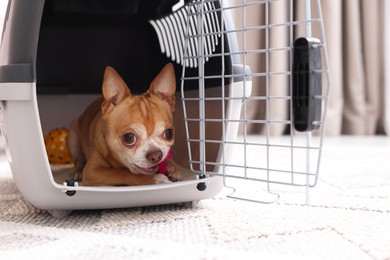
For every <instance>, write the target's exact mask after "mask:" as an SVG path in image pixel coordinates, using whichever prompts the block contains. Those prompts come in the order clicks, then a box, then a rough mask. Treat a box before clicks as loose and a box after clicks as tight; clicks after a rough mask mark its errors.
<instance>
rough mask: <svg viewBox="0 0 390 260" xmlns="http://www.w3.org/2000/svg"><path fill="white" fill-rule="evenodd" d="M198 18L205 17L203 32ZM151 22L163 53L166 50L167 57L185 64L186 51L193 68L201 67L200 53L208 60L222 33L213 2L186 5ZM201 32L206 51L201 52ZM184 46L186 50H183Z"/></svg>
mask: <svg viewBox="0 0 390 260" xmlns="http://www.w3.org/2000/svg"><path fill="white" fill-rule="evenodd" d="M199 8H203V10H199ZM200 16H201V17H200ZM199 18H201V19H203V20H202V23H203V30H202V32H200V30H201V28H198V26H197V25H198V19H199ZM149 22H150V24H151V25H152V26H153V28H154V30H155V31H156V34H157V37H158V41H159V43H160V48H161V53H165V54H166V56H167V57H168V58H170V59H171V60H172V61H174V62H176V63H178V64H181V65H182V66H183V62H184V60H183V54H185V55H186V57H189V59H185V66H186V67H190V68H196V67H198V60H197V58H198V57H200V56H204V57H205V59H204V61H205V62H206V61H208V60H209V55H211V54H212V53H213V52H214V51H215V47H216V46H217V45H218V38H219V37H220V36H221V34H220V33H218V32H220V24H219V23H220V21H219V18H218V15H217V12H216V8H215V5H214V3H213V2H207V3H204V4H203V5H197V6H195V5H190V6H188V5H186V6H184V7H182V8H180V9H179V10H177V11H176V12H174V13H172V14H170V15H168V16H165V17H163V18H161V19H157V20H150V21H149ZM199 35H203V40H202V42H203V43H204V44H203V46H204V48H203V53H200V52H199V48H198V38H197V37H199ZM186 41H187V42H186ZM185 49H187V53H184V51H185Z"/></svg>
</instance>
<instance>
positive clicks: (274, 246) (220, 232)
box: [0, 137, 390, 259]
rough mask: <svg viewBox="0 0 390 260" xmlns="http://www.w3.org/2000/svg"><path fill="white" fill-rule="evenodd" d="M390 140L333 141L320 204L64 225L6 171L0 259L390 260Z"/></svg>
mask: <svg viewBox="0 0 390 260" xmlns="http://www.w3.org/2000/svg"><path fill="white" fill-rule="evenodd" d="M389 159H390V138H386V137H377V138H360V139H359V138H356V137H355V138H346V137H343V138H336V139H332V138H327V139H326V140H325V147H324V153H323V158H322V168H321V175H320V181H319V183H318V185H317V187H316V188H314V189H313V190H312V195H311V197H312V200H311V205H310V206H308V205H305V204H304V203H303V202H304V194H303V191H301V192H299V191H296V190H286V191H281V199H280V200H279V201H278V202H277V203H274V204H269V205H267V204H259V203H251V202H245V201H240V200H233V199H227V198H225V197H224V196H222V195H221V196H219V197H218V198H214V199H208V200H204V201H201V202H200V203H199V204H198V205H197V206H196V207H195V208H192V209H188V208H184V207H180V206H178V205H165V206H156V207H144V208H132V209H118V210H103V211H76V212H73V213H72V214H71V215H69V216H67V217H65V218H63V219H61V220H58V219H55V218H53V217H51V215H49V214H48V213H47V212H45V211H42V210H39V209H36V208H35V207H33V206H31V205H30V204H29V203H28V202H26V201H25V200H24V199H23V198H22V196H21V195H20V194H19V193H18V191H17V190H16V188H15V185H14V183H13V180H12V176H11V174H10V172H9V170H8V168H7V166H6V165H5V164H4V163H3V164H1V168H0V259H238V258H239V257H240V258H242V259H260V258H261V257H263V259H275V258H283V259H305V258H307V259H390V160H389Z"/></svg>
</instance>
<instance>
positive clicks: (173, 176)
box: [167, 167, 183, 182]
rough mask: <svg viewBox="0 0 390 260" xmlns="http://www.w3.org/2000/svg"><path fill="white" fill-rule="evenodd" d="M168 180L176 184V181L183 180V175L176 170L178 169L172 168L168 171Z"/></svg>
mask: <svg viewBox="0 0 390 260" xmlns="http://www.w3.org/2000/svg"><path fill="white" fill-rule="evenodd" d="M167 175H168V178H169V179H170V180H171V181H173V182H175V181H181V180H183V174H181V172H180V171H178V170H176V168H173V167H172V168H170V169H168V174H167Z"/></svg>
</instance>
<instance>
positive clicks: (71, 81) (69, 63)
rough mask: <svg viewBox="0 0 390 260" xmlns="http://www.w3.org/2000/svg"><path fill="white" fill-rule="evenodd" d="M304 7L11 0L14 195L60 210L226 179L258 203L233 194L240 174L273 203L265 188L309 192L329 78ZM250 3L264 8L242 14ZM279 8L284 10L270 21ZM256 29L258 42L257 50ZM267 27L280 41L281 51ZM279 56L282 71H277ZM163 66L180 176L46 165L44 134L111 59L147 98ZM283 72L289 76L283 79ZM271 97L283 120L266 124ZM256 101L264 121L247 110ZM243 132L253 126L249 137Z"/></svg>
mask: <svg viewBox="0 0 390 260" xmlns="http://www.w3.org/2000/svg"><path fill="white" fill-rule="evenodd" d="M302 2H304V1H302ZM313 3H314V4H313V6H316V8H312V6H311V5H312V4H311V1H305V3H304V4H303V5H302V10H303V14H302V13H300V11H297V10H298V9H297V10H295V7H294V6H295V5H294V4H293V1H285V0H279V1H246V2H245V1H244V2H242V1H230V2H228V1H179V2H177V1H171V0H166V1H157V0H148V1H140V0H133V1H130V0H116V1H111V0H97V1H81V0H46V1H45V0H29V1H25V0H9V3H8V8H7V12H6V16H5V21H4V29H3V34H2V42H1V47H0V55H1V56H0V57H1V58H0V59H1V60H0V100H1V103H0V110H1V111H0V112H1V114H0V115H1V132H2V135H3V137H4V140H5V143H6V152H7V157H8V160H9V163H10V166H11V170H12V174H13V176H14V180H15V183H16V186H17V188H18V190H19V191H20V192H21V193H22V194H23V196H24V197H25V198H26V199H27V200H28V201H29V202H31V203H32V204H33V205H35V206H36V207H38V208H41V209H45V210H48V211H49V212H50V213H51V214H52V215H54V216H57V217H61V216H64V215H66V214H68V213H69V212H71V211H72V210H78V209H104V208H124V207H136V206H148V205H158V204H168V203H192V202H194V201H199V200H202V199H206V198H211V197H213V196H215V195H217V194H218V193H220V192H221V191H222V189H223V188H224V187H230V188H233V190H234V191H236V193H234V195H231V196H233V197H239V198H243V199H249V200H254V201H262V200H263V199H262V198H256V199H253V198H250V197H246V196H245V195H244V196H242V195H241V194H240V192H239V187H240V185H241V184H240V183H241V182H244V183H245V185H251V184H255V186H256V189H257V188H259V189H263V187H265V191H266V193H268V194H270V195H272V196H275V198H273V199H272V200H268V199H267V200H265V201H266V202H268V201H274V200H276V199H278V198H279V195H278V194H277V193H276V192H273V191H272V190H271V186H272V185H274V184H275V185H277V184H282V185H288V186H300V187H302V186H303V187H306V188H309V187H313V186H315V184H316V182H317V177H318V171H319V162H320V155H321V148H322V135H323V128H324V127H323V126H324V117H325V114H326V100H327V95H328V94H327V93H328V84H329V83H328V69H327V60H326V46H325V44H324V42H325V39H324V33H323V28H322V18H321V8H320V5H319V2H318V1H313ZM252 9H253V10H254V9H256V10H260V13H261V14H262V15H261V16H258V19H254V22H253V21H252V22H249V19H248V18H249V17H253V16H249V15H248V13H249V12H251V10H252ZM312 9H313V10H314V11H313V10H312ZM278 10H279V11H280V10H283V14H285V16H284V18H283V19H282V20H275V21H272V19H270V18H269V17H271V14H272V13H275V11H276V12H279V11H278ZM313 14H315V15H316V16H315V17H314V16H313ZM252 20H253V19H252ZM312 27H313V29H312ZM314 27H316V28H314ZM279 30H281V31H279ZM312 31H313V32H318V35H315V38H314V37H312V35H311V33H312ZM252 34H253V35H255V37H256V38H257V39H261V42H260V44H259V45H257V46H256V47H255V48H253V47H250V45H251V44H250V40H249V39H253V38H249V36H250V35H252ZM276 34H280V35H283V37H284V38H283V39H285V41H283V43H282V44H280V45H278V44H274V42H273V38H274V37H275V35H276ZM256 35H257V36H259V37H257V36H256ZM251 37H252V36H251ZM278 55H282V56H283V59H282V63H283V65H281V66H274V64H273V60H274V58H273V57H274V56H275V57H277V56H278ZM253 60H254V61H255V62H254V64H260V66H258V67H256V66H255V67H252V64H253V63H252V62H253ZM169 62H170V63H173V64H174V67H175V73H176V76H177V108H176V111H175V115H174V117H175V118H174V120H175V129H176V137H175V146H174V159H175V161H176V163H177V167H179V168H180V170H181V171H182V172H183V173H184V175H185V178H184V180H183V181H180V182H174V183H168V184H155V185H144V186H128V187H127V186H126V187H90V186H83V185H82V183H78V182H75V181H72V180H71V179H70V177H69V176H67V168H66V167H56V166H55V165H51V164H50V163H49V160H48V156H47V151H46V148H45V142H44V136H45V134H47V133H48V132H49V131H50V130H51V129H54V128H58V127H67V126H69V124H70V122H71V121H72V120H73V119H74V118H76V117H77V116H78V115H79V114H80V113H81V112H82V111H83V110H84V109H85V108H86V107H87V106H88V105H89V103H90V102H91V101H92V100H94V99H95V98H96V97H97V96H99V95H101V84H102V78H103V72H104V68H105V67H106V66H112V67H114V68H115V69H116V70H117V71H118V72H119V74H120V75H121V76H122V77H123V79H124V80H125V82H126V83H127V85H128V86H129V87H130V88H131V91H132V93H142V92H144V91H146V89H147V88H148V87H149V84H150V82H151V81H152V79H153V78H154V77H155V75H157V74H158V72H159V71H160V70H161V69H162V68H163V66H164V65H165V64H166V63H169ZM281 78H282V79H283V81H284V83H286V84H280V86H278V83H277V82H279V81H280V79H281ZM252 83H253V86H252ZM255 83H256V84H255ZM324 83H325V84H324ZM281 87H283V91H282V92H280V93H283V94H275V93H277V92H274V89H277V88H281ZM258 90H261V91H258ZM275 102H276V103H277V102H281V103H283V105H282V106H281V107H282V109H284V110H286V111H288V112H287V116H286V117H285V118H276V119H275V118H273V116H272V115H273V114H272V110H273V109H274V107H276V106H275V104H274V103H275ZM253 104H258V105H260V106H259V107H260V109H262V110H263V112H262V116H260V117H258V118H253V117H251V116H250V115H249V107H250V106H252V105H253ZM274 125H278V126H280V125H282V126H283V127H284V128H285V130H284V134H285V135H284V136H283V137H280V138H276V137H275V139H274V136H273V134H272V128H273V126H274ZM252 126H258V128H262V133H261V134H260V135H259V134H256V135H254V134H252V132H251V131H250V130H249V129H250V127H252ZM312 131H315V133H317V134H315V135H313V136H314V137H312ZM298 132H306V133H305V134H302V133H298ZM257 133H258V131H257ZM282 158H285V159H286V161H287V162H285V161H283V159H282ZM248 182H250V184H247V183H248ZM258 184H259V185H258ZM262 184H265V186H263V185H262ZM236 185H237V186H236ZM245 187H247V186H245ZM244 189H246V188H244Z"/></svg>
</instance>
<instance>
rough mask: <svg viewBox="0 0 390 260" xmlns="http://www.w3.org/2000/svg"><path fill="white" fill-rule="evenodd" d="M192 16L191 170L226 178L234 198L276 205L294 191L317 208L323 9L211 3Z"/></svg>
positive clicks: (324, 86) (187, 52) (187, 53)
mask: <svg viewBox="0 0 390 260" xmlns="http://www.w3.org/2000/svg"><path fill="white" fill-rule="evenodd" d="M185 11H186V17H187V19H186V21H187V22H186V30H185V31H186V33H185V35H184V43H185V44H184V53H183V63H184V66H183V75H182V85H181V90H182V102H183V106H184V110H185V118H184V121H185V127H186V133H187V143H188V151H189V162H190V165H191V169H192V170H193V171H194V172H196V173H198V175H199V177H200V178H203V177H205V176H209V175H220V176H223V181H224V184H225V186H226V187H229V188H231V190H232V193H231V195H230V196H231V197H235V198H241V199H245V200H250V201H259V202H267V203H268V202H274V201H276V200H278V199H279V196H280V195H279V194H280V191H281V190H283V188H279V187H286V186H288V187H294V188H295V187H298V188H299V189H301V190H302V189H303V192H304V193H306V201H307V202H309V189H310V188H312V187H314V186H315V185H316V184H317V180H318V173H319V168H320V158H321V150H322V139H323V133H324V121H325V116H326V103H327V98H328V89H329V75H328V74H329V72H328V62H327V50H326V45H325V35H324V28H323V23H322V14H321V6H320V2H319V1H310V0H296V1H293V0H275V1H270V0H269V1H265V0H263V1H250V0H242V1H241V0H236V1H211V0H210V1H207V0H205V1H193V2H190V3H188V5H187V6H186V7H185ZM216 46H219V48H217V47H216ZM211 59H214V60H217V61H218V62H217V63H216V64H217V65H215V64H214V65H213V66H214V67H215V66H217V68H216V69H215V68H213V69H210V68H211V65H210V60H211ZM190 67H192V68H191V70H193V69H194V68H196V70H195V71H196V73H192V74H190V73H189V71H190ZM216 82H217V83H218V84H216ZM193 84H196V85H197V87H198V91H196V92H195V94H194V93H193V92H190V91H188V90H189V86H191V85H193ZM189 93H192V94H189Z"/></svg>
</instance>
